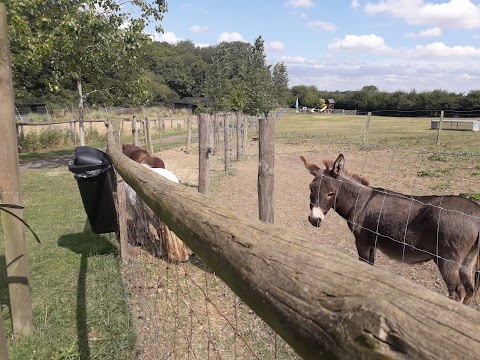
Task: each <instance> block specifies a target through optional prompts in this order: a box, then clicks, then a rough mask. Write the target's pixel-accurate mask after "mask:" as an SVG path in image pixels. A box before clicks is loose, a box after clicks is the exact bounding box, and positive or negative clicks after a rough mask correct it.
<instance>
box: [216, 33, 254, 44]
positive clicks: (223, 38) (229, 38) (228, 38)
mask: <svg viewBox="0 0 480 360" xmlns="http://www.w3.org/2000/svg"><path fill="white" fill-rule="evenodd" d="M233 41H242V42H247V41H246V40H245V39H244V38H243V37H242V35H241V34H240V33H238V32H223V33H221V34H220V36H219V37H218V39H217V43H221V42H233Z"/></svg>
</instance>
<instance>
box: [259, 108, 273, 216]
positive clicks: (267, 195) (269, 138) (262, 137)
mask: <svg viewBox="0 0 480 360" xmlns="http://www.w3.org/2000/svg"><path fill="white" fill-rule="evenodd" d="M258 126H259V134H258V136H259V139H258V150H259V152H258V212H259V218H260V220H262V221H266V222H269V223H272V224H273V222H274V206H273V205H274V204H273V189H274V186H273V185H274V165H275V164H274V163H275V122H274V120H273V119H272V118H268V117H267V116H265V117H262V118H260V119H258Z"/></svg>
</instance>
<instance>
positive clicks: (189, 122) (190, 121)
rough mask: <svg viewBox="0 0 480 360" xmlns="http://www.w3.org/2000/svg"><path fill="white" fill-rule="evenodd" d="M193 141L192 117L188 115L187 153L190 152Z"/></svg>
mask: <svg viewBox="0 0 480 360" xmlns="http://www.w3.org/2000/svg"><path fill="white" fill-rule="evenodd" d="M191 143H192V119H191V117H190V115H188V119H187V143H186V144H185V154H190V145H191Z"/></svg>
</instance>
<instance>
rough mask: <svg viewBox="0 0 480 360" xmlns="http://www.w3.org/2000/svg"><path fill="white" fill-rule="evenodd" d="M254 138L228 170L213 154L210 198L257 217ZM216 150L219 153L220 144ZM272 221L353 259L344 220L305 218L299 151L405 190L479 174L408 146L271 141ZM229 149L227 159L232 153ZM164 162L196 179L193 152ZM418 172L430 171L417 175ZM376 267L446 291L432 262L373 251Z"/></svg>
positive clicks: (464, 184)
mask: <svg viewBox="0 0 480 360" xmlns="http://www.w3.org/2000/svg"><path fill="white" fill-rule="evenodd" d="M257 148H258V143H257V142H255V141H251V142H250V143H249V144H248V148H247V154H248V156H247V158H246V159H245V160H241V161H238V162H235V161H232V163H231V167H232V168H233V169H234V170H231V171H230V172H229V173H231V174H232V173H233V174H234V175H230V176H227V175H224V174H225V173H224V172H223V166H224V164H223V159H222V157H221V156H214V157H213V158H212V161H211V179H212V184H211V189H210V195H209V196H210V197H212V198H214V199H215V200H216V201H218V202H220V203H222V204H224V205H227V206H229V207H231V208H232V209H234V210H236V211H239V212H242V213H244V214H247V215H250V216H252V217H258V203H257V174H258V155H257V153H258V149H257ZM218 153H219V154H223V150H221V149H220V151H219V152H218ZM275 153H276V155H275V193H274V204H275V225H277V226H279V227H284V228H288V229H289V230H290V231H293V232H294V233H295V234H296V235H298V236H299V237H303V238H305V239H309V240H311V241H313V242H316V243H319V244H322V245H324V246H328V247H331V248H334V249H336V250H338V251H341V252H343V253H345V254H348V255H350V256H352V261H358V260H357V259H358V256H357V252H356V248H355V243H354V237H353V234H352V233H351V232H350V230H349V229H348V226H347V223H346V221H345V220H344V219H342V218H341V217H340V216H339V215H337V214H336V213H335V211H333V210H331V211H330V212H329V213H328V214H327V216H326V219H325V221H324V223H323V224H322V226H321V227H320V228H315V227H313V226H312V225H311V224H310V223H309V222H308V220H307V216H308V213H309V184H310V182H311V180H312V176H311V175H310V174H309V173H308V172H307V170H306V169H305V167H304V165H303V163H302V162H301V161H300V159H299V156H300V155H303V156H304V157H306V158H307V160H309V161H310V162H314V163H316V164H317V165H321V164H322V159H324V158H326V159H335V158H336V157H337V156H338V154H339V153H343V154H344V156H345V158H346V164H345V167H346V168H347V169H348V170H350V171H354V172H356V173H358V174H361V175H363V176H365V177H367V178H368V179H369V180H370V182H371V185H372V186H375V187H385V188H389V189H393V190H396V191H399V192H403V193H406V194H412V193H413V194H416V195H420V194H422V195H427V194H438V195H442V194H455V195H458V194H459V193H462V192H467V191H469V190H470V191H471V190H472V189H478V179H477V178H475V177H472V176H470V174H471V172H473V167H472V165H471V164H470V165H469V164H466V165H464V166H463V165H461V161H462V159H458V158H456V157H451V158H445V159H443V160H442V161H432V160H431V158H430V159H429V157H431V154H428V153H421V152H416V151H414V150H412V149H400V150H394V149H393V150H392V149H387V150H359V149H358V148H356V147H353V146H348V145H345V146H338V145H337V146H335V147H334V148H333V147H330V146H328V147H327V146H322V145H320V146H318V147H315V148H312V147H309V146H301V145H300V146H299V145H288V144H276V149H275ZM233 155H234V154H232V158H233ZM161 157H162V159H164V161H165V164H166V167H167V168H169V169H170V170H172V171H173V172H174V173H176V174H177V176H178V177H179V178H180V181H181V182H183V183H186V184H188V185H190V186H195V185H196V184H197V182H198V180H197V178H196V176H198V175H197V174H198V153H193V154H189V155H186V154H184V152H183V149H175V150H170V151H165V152H162V153H161ZM421 173H428V174H433V175H432V176H423V177H422V176H418V174H421ZM376 266H377V267H379V268H382V269H385V270H386V271H390V272H393V273H395V274H397V275H400V276H403V277H405V278H407V279H410V280H412V281H413V282H415V283H418V284H420V285H422V286H425V287H426V288H428V289H431V290H433V291H436V292H439V293H441V294H445V295H446V294H447V291H446V287H445V285H444V282H443V279H442V278H441V276H440V273H439V271H438V268H437V267H436V265H435V264H434V263H433V262H429V263H424V264H418V265H408V264H401V263H399V262H396V261H394V260H390V259H389V258H387V257H386V256H384V255H383V254H381V252H380V251H378V252H377V260H376Z"/></svg>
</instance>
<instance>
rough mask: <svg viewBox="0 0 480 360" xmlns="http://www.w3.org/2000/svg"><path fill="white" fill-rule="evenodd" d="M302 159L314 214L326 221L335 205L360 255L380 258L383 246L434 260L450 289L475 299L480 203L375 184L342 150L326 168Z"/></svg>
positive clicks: (413, 259)
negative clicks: (349, 166) (348, 166)
mask: <svg viewBox="0 0 480 360" xmlns="http://www.w3.org/2000/svg"><path fill="white" fill-rule="evenodd" d="M300 159H301V160H302V161H303V163H304V164H305V167H306V168H307V169H308V171H309V172H310V173H311V174H312V175H313V176H314V179H313V181H312V183H311V184H310V209H311V213H310V216H309V217H308V220H309V221H310V223H311V224H312V225H313V226H316V227H318V226H320V224H321V223H322V221H323V220H324V217H325V215H326V214H327V212H328V211H329V210H330V209H331V208H333V209H334V210H335V211H336V212H337V213H338V214H339V215H340V216H342V217H343V218H344V219H345V220H346V221H347V222H348V226H349V228H350V230H351V231H352V232H353V234H354V236H355V244H356V247H357V252H358V256H359V258H360V260H362V261H365V262H368V263H370V264H372V265H373V264H374V263H375V250H376V248H377V247H378V248H379V249H380V250H381V251H382V252H383V253H384V254H385V255H387V256H388V257H390V258H392V259H395V260H397V261H402V262H406V263H409V264H414V263H421V262H426V261H429V260H434V261H435V262H436V264H437V266H438V269H439V270H440V274H441V275H442V277H443V280H444V281H445V283H446V285H447V288H448V295H449V297H450V298H451V299H454V300H456V301H459V302H463V303H464V304H470V302H471V301H472V299H473V298H474V295H475V293H476V292H477V290H478V287H479V282H480V281H479V279H478V274H477V276H476V277H475V280H474V275H473V273H474V267H475V263H476V260H478V261H479V263H480V259H479V249H480V245H479V242H480V205H479V204H477V203H475V202H473V201H470V200H468V199H466V198H463V197H460V196H452V195H449V196H435V195H431V196H410V195H405V194H401V193H398V192H395V191H391V190H386V189H382V188H372V187H370V186H369V182H368V180H367V179H365V178H363V177H362V176H359V175H357V174H353V173H349V172H348V171H347V170H345V169H344V165H345V158H344V156H343V155H342V154H340V155H339V156H338V158H337V159H336V160H335V161H331V160H324V162H323V163H324V165H325V169H324V170H321V169H320V168H319V167H318V166H317V165H315V164H312V163H309V162H308V161H307V160H305V158H304V157H303V156H301V157H300Z"/></svg>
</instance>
